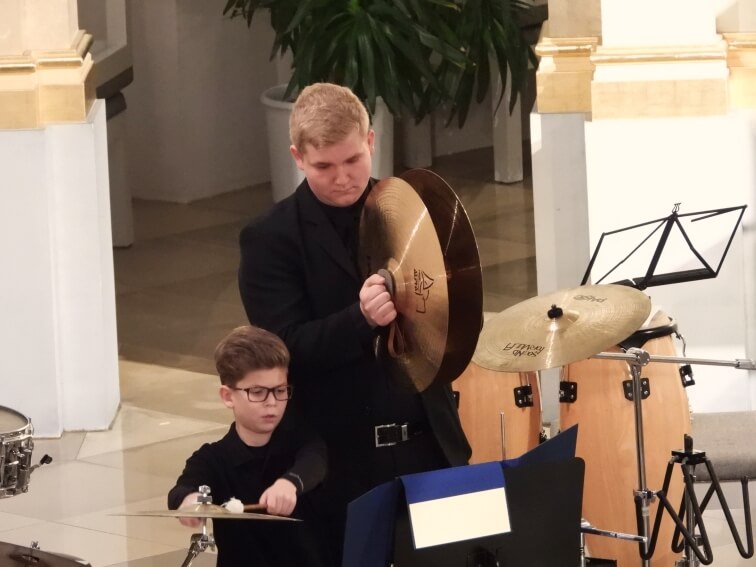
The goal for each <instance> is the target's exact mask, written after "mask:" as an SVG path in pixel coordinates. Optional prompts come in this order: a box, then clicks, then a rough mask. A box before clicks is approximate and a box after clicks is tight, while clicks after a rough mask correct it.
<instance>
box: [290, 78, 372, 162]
mask: <svg viewBox="0 0 756 567" xmlns="http://www.w3.org/2000/svg"><path fill="white" fill-rule="evenodd" d="M369 128H370V117H369V116H368V113H367V110H366V109H365V105H364V104H362V101H360V99H359V98H357V96H356V95H355V94H354V93H353V92H352V91H351V90H349V89H348V88H346V87H342V86H340V85H334V84H332V83H315V84H313V85H310V86H308V87H305V88H304V90H302V92H301V93H300V94H299V96H298V97H297V100H296V102H295V103H294V108H293V109H292V112H291V117H290V118H289V137H290V138H291V143H292V145H293V146H294V147H295V148H297V151H298V152H300V153H304V150H305V146H306V145H307V144H310V145H312V146H313V147H314V148H316V149H320V148H323V147H326V146H330V145H333V144H337V143H339V142H341V141H342V140H344V138H346V137H347V136H349V134H351V133H352V132H354V130H355V129H358V131H359V132H360V134H361V135H363V136H366V135H367V133H368V130H369Z"/></svg>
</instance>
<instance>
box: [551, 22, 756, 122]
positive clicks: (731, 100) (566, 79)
mask: <svg viewBox="0 0 756 567" xmlns="http://www.w3.org/2000/svg"><path fill="white" fill-rule="evenodd" d="M536 54H537V55H538V56H539V57H540V58H541V61H540V64H539V67H538V72H537V73H536V81H537V108H538V111H539V112H546V113H549V112H584V113H586V114H590V115H591V117H592V119H602V118H623V117H624V118H632V117H642V116H643V117H645V116H705V115H716V114H724V113H726V112H727V111H728V110H729V109H730V108H756V32H732V33H724V34H722V35H721V36H720V35H717V36H715V38H714V41H713V42H711V43H708V44H705V45H665V46H640V47H639V46H634V47H626V48H622V47H605V46H603V45H601V39H600V38H585V37H573V38H564V37H560V38H552V37H541V39H540V40H539V43H538V45H537V46H536Z"/></svg>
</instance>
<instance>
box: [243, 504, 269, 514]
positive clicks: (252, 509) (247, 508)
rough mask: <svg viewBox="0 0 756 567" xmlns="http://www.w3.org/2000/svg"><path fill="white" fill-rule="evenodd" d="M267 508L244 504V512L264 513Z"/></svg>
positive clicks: (260, 505) (259, 505)
mask: <svg viewBox="0 0 756 567" xmlns="http://www.w3.org/2000/svg"><path fill="white" fill-rule="evenodd" d="M265 510H267V508H266V507H265V506H263V505H262V504H245V505H244V511H245V512H259V511H263V512H264V511H265Z"/></svg>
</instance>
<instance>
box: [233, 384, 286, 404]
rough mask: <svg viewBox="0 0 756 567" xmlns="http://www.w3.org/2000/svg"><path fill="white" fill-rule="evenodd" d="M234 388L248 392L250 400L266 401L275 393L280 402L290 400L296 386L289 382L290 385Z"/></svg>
mask: <svg viewBox="0 0 756 567" xmlns="http://www.w3.org/2000/svg"><path fill="white" fill-rule="evenodd" d="M231 389H232V390H238V391H240V392H247V399H248V400H249V401H250V402H264V401H265V400H267V399H268V396H269V395H271V394H273V397H274V398H275V399H276V400H278V401H279V402H285V401H286V400H290V399H291V396H292V394H293V393H294V386H292V385H291V384H289V385H288V386H276V387H275V388H266V387H265V386H252V387H250V388H231Z"/></svg>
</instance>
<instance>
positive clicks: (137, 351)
mask: <svg viewBox="0 0 756 567" xmlns="http://www.w3.org/2000/svg"><path fill="white" fill-rule="evenodd" d="M491 161H492V152H491V150H490V149H488V150H480V151H474V152H468V153H465V154H459V155H456V156H451V157H447V158H442V159H439V160H438V163H437V164H436V165H435V167H434V169H435V170H436V171H437V172H438V173H439V174H441V175H442V176H443V177H444V178H445V179H446V180H447V181H448V182H449V183H450V185H451V186H452V187H454V188H455V190H456V191H457V192H458V194H459V196H460V198H461V200H462V201H463V203H464V205H465V207H466V209H467V212H468V214H469V216H470V218H471V221H472V223H473V226H474V229H475V232H476V236H477V239H478V245H479V249H480V255H481V263H482V266H483V278H484V292H485V295H484V309H485V310H486V311H494V312H496V311H501V310H502V309H504V308H506V307H508V306H509V305H512V304H514V303H516V302H518V301H521V300H523V299H526V298H528V297H532V296H533V295H535V290H536V280H535V258H534V250H535V246H534V236H533V217H532V195H531V191H530V188H529V187H528V186H527V183H526V184H514V185H500V184H494V183H491V182H490V179H491V177H492V173H491V172H492V163H491ZM270 204H271V201H270V191H269V187H267V186H265V185H263V186H258V187H253V188H249V189H244V190H240V191H236V192H233V193H229V194H226V195H222V196H219V197H216V198H213V199H208V200H204V201H200V202H197V203H194V204H191V205H176V204H167V203H157V202H145V201H136V202H135V203H134V215H135V222H136V235H137V240H136V243H135V244H134V245H133V246H132V247H131V248H129V249H123V250H116V251H115V269H116V285H117V309H118V336H119V344H120V354H121V362H120V371H121V400H122V406H121V410H120V412H119V414H118V417H117V419H116V421H115V423H114V425H113V427H112V429H111V430H109V431H106V432H95V433H66V434H65V435H64V436H63V437H62V438H61V439H56V440H38V441H37V442H36V446H35V457H38V456H41V455H43V454H44V453H48V454H50V455H51V456H52V457H53V458H54V462H53V463H52V464H51V465H48V466H45V467H42V468H40V469H39V470H37V471H35V472H34V474H33V476H32V479H31V482H30V485H29V492H28V493H27V494H23V495H20V496H16V497H13V498H6V499H3V500H0V567H4V566H5V565H8V566H16V565H18V563H16V562H9V560H8V559H7V555H8V546H9V544H19V545H29V544H30V543H31V542H32V541H38V542H39V546H40V547H41V549H42V550H44V551H47V552H55V553H61V554H68V555H71V556H75V557H80V558H83V559H84V560H86V562H88V563H90V564H91V565H92V566H93V567H122V566H127V565H128V566H131V567H155V566H161V567H162V566H172V565H175V566H178V565H181V564H182V561H183V560H184V558H185V557H186V548H187V546H188V544H189V538H190V535H191V533H192V530H189V529H186V528H183V527H181V526H180V525H179V524H178V522H177V521H176V520H173V519H170V518H166V519H159V518H145V517H124V516H118V515H113V514H118V513H123V512H134V511H139V510H155V509H164V508H165V506H166V502H165V495H166V492H167V490H168V489H169V488H170V487H171V486H172V485H173V482H174V481H175V479H176V477H177V475H178V473H179V472H180V470H181V468H182V466H183V463H184V460H185V459H186V457H187V456H188V455H189V454H191V452H192V451H193V450H194V449H196V448H197V447H198V446H199V445H201V444H202V443H204V442H206V441H210V440H214V439H217V438H219V437H220V436H221V435H222V433H223V432H224V431H225V429H226V427H227V424H228V423H229V420H230V416H229V414H228V412H227V410H226V409H225V408H223V406H221V404H220V403H219V400H218V397H217V386H218V384H217V378H216V376H215V375H214V371H213V365H212V361H211V354H212V351H213V348H214V347H215V345H216V343H217V342H218V341H219V340H220V338H222V337H223V335H224V334H225V333H226V332H228V330H230V329H231V328H232V327H234V326H236V325H239V324H242V323H245V322H246V321H245V316H244V313H243V310H242V308H241V305H240V301H239V298H238V293H237V288H236V267H237V261H238V248H237V234H238V231H239V229H240V228H241V227H242V225H243V224H244V223H245V222H247V220H248V219H249V218H251V217H254V216H255V215H256V214H258V213H259V212H261V211H263V210H265V209H266V208H267V207H268V206H269V205H270ZM733 501H736V502H737V501H739V500H737V499H736V500H733ZM707 518H708V519H709V521H710V524H709V531H710V533H711V535H712V538H713V539H714V542H715V544H716V547H715V549H714V553H715V558H716V561H715V564H716V565H718V566H727V567H739V566H743V565H756V563H754V562H753V561H744V560H741V559H739V556H738V555H737V552H736V550H735V546H734V545H732V544H731V538H730V537H729V536H728V535H727V533H726V523H725V521H724V518H723V516H722V513H721V512H720V511H717V510H712V511H711V512H708V513H707ZM736 520H737V521H738V525H742V523H743V520H742V511H737V512H736ZM72 564H73V563H65V564H64V563H60V566H61V567H66V565H72ZM214 564H215V562H214V556H213V555H212V554H210V553H206V554H201V555H200V556H199V557H198V558H197V559H195V561H194V562H193V565H196V566H200V567H205V566H210V565H214ZM54 567H57V564H56V566H54ZM518 567H521V566H518ZM559 567H561V566H559Z"/></svg>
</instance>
